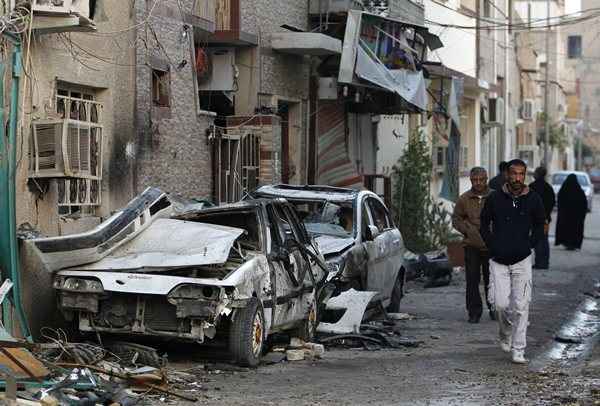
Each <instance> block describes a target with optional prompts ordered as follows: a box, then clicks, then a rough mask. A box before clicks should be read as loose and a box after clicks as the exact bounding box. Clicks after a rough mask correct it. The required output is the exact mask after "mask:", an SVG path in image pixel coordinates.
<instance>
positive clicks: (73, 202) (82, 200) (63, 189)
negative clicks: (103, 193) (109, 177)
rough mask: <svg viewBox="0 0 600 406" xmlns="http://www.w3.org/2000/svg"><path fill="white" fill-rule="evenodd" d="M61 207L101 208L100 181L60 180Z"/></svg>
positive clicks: (59, 200)
mask: <svg viewBox="0 0 600 406" xmlns="http://www.w3.org/2000/svg"><path fill="white" fill-rule="evenodd" d="M57 183H58V205H59V206H99V205H100V180H99V179H82V178H62V179H58V182H57Z"/></svg>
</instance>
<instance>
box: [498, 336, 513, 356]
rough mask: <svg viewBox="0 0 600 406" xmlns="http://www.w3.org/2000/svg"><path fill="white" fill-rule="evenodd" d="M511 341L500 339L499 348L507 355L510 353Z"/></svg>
mask: <svg viewBox="0 0 600 406" xmlns="http://www.w3.org/2000/svg"><path fill="white" fill-rule="evenodd" d="M510 345H511V339H510V337H509V338H508V339H506V340H503V339H500V348H502V351H504V352H506V353H509V352H510Z"/></svg>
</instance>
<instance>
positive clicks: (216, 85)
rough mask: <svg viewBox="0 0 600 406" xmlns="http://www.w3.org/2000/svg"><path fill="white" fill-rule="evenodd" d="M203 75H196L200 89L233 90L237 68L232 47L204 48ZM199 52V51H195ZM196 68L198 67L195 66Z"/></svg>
mask: <svg viewBox="0 0 600 406" xmlns="http://www.w3.org/2000/svg"><path fill="white" fill-rule="evenodd" d="M201 51H202V52H204V53H205V57H204V62H203V63H204V64H206V66H205V67H204V69H203V72H204V76H202V77H200V74H199V76H198V80H199V83H198V89H199V90H201V91H222V92H231V91H233V90H235V88H234V86H235V79H236V78H237V75H238V73H237V68H236V66H235V50H234V48H204V49H202V50H201ZM197 52H199V51H197ZM197 68H198V67H197Z"/></svg>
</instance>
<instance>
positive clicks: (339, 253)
mask: <svg viewBox="0 0 600 406" xmlns="http://www.w3.org/2000/svg"><path fill="white" fill-rule="evenodd" d="M252 195H253V196H254V197H271V198H276V197H280V198H281V197H283V198H285V199H286V200H287V201H289V202H290V203H292V204H293V205H294V206H295V207H296V210H297V212H298V215H299V216H300V218H301V219H302V221H303V222H304V225H305V226H306V229H307V230H308V232H309V233H310V234H311V235H313V236H314V237H315V239H316V241H317V243H318V245H319V249H320V251H321V252H322V253H323V255H324V256H325V260H326V261H327V264H328V268H329V271H330V273H329V276H328V280H331V281H333V282H335V284H336V287H337V292H336V293H334V295H336V294H337V293H339V292H342V291H345V290H347V289H350V288H354V289H356V290H359V291H361V290H362V291H375V292H377V295H376V296H375V300H378V299H379V300H381V301H382V302H383V304H384V306H387V310H388V311H390V312H398V311H399V308H400V301H401V299H402V297H403V295H404V283H405V278H406V272H405V267H404V264H403V261H404V251H405V248H404V242H403V240H402V236H401V234H400V231H399V230H398V229H397V228H396V227H395V226H394V223H393V220H392V217H391V216H390V213H389V211H388V209H387V208H386V206H385V204H384V202H383V201H382V200H381V198H380V197H379V196H377V195H376V194H375V193H373V192H370V191H366V190H362V191H358V190H353V189H346V188H336V187H330V186H294V185H269V186H262V187H260V188H258V189H257V190H256V191H255V192H253V194H252Z"/></svg>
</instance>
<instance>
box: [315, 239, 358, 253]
mask: <svg viewBox="0 0 600 406" xmlns="http://www.w3.org/2000/svg"><path fill="white" fill-rule="evenodd" d="M315 240H316V241H317V244H319V249H320V250H321V253H322V254H323V255H324V256H328V255H331V254H337V253H340V252H342V251H344V250H345V249H346V248H348V247H350V246H351V245H353V244H354V238H348V237H345V238H344V237H335V236H332V235H320V236H318V237H316V238H315Z"/></svg>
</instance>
